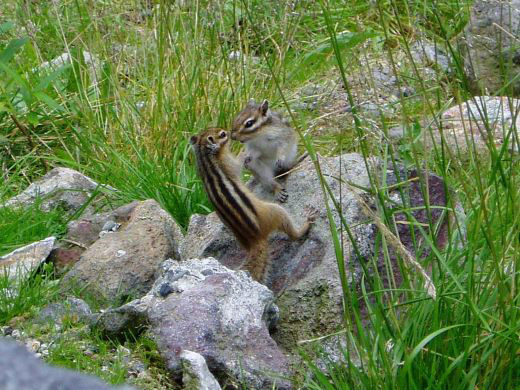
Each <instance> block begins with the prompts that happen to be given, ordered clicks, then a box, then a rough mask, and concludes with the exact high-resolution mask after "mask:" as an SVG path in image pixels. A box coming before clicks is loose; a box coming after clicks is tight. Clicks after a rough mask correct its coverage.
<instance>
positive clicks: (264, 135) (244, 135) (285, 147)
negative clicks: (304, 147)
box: [231, 100, 307, 203]
mask: <svg viewBox="0 0 520 390" xmlns="http://www.w3.org/2000/svg"><path fill="white" fill-rule="evenodd" d="M231 139H234V140H237V141H240V142H242V143H243V144H245V151H244V152H243V153H242V155H241V160H243V166H244V167H245V168H246V169H248V170H250V171H251V173H252V174H253V176H254V177H255V178H256V179H257V180H258V181H259V182H260V184H261V185H262V186H263V187H264V188H265V189H266V190H268V191H271V192H274V194H275V198H276V200H278V201H279V202H282V203H283V202H286V201H287V198H288V194H287V191H286V190H285V188H284V187H283V186H282V185H281V184H280V183H279V182H277V181H276V179H275V177H276V176H278V175H281V174H283V173H286V172H287V171H289V170H291V169H292V168H293V167H295V166H296V165H298V164H299V163H300V162H302V161H303V160H304V159H305V158H306V157H307V153H305V154H303V155H302V156H301V157H299V158H296V154H297V152H298V151H297V146H298V145H297V134H296V131H294V129H293V128H292V127H291V126H290V125H289V122H287V121H286V120H285V119H284V118H283V117H282V116H281V115H280V114H278V113H276V112H274V111H271V110H270V109H269V102H268V101H267V100H264V101H263V102H262V103H261V104H257V103H255V102H254V101H252V100H251V101H250V102H249V103H248V104H247V106H246V107H245V108H244V109H243V110H242V111H241V112H240V113H239V114H238V115H237V117H236V118H235V120H234V121H233V127H232V131H231Z"/></svg>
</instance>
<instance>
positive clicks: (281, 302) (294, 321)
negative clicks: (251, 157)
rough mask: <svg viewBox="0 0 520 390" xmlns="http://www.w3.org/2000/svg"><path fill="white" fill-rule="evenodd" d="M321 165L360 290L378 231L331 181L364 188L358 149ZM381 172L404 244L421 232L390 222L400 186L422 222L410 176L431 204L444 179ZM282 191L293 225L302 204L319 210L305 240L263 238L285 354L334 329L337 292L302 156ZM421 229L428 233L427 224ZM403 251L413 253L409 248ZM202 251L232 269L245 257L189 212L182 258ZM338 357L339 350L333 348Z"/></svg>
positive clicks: (214, 226) (225, 233) (319, 199)
mask: <svg viewBox="0 0 520 390" xmlns="http://www.w3.org/2000/svg"><path fill="white" fill-rule="evenodd" d="M376 162H377V161H376V159H374V167H373V169H374V172H375V177H383V173H382V172H380V170H381V169H382V168H381V164H379V163H376ZM320 164H321V169H322V171H323V174H324V179H325V181H326V183H327V184H328V185H329V186H330V189H331V191H332V193H333V194H334V197H335V199H336V200H337V201H338V202H339V201H340V200H341V207H342V212H343V217H344V219H345V220H346V223H347V224H348V226H350V228H351V230H352V234H353V235H354V239H355V243H356V245H357V247H358V250H359V253H356V252H355V251H354V247H353V245H352V243H351V242H350V240H349V239H348V236H347V234H344V237H343V240H344V241H343V247H344V254H345V261H346V264H345V266H346V275H345V276H346V280H347V283H349V284H350V286H351V288H353V289H355V290H358V291H359V289H360V286H361V283H362V277H363V269H362V262H365V263H367V262H368V263H371V261H372V259H373V257H374V242H375V238H376V235H377V233H378V229H377V228H376V226H375V225H373V224H371V223H370V222H369V221H367V220H368V218H367V216H366V215H365V214H364V213H363V211H362V209H361V207H360V205H359V200H358V199H359V196H358V195H356V193H355V192H354V190H353V189H352V187H349V186H348V185H347V184H343V185H341V186H340V182H339V181H338V180H337V179H336V178H338V177H342V180H343V181H344V182H345V183H346V182H352V183H353V184H354V185H357V186H360V187H365V188H369V187H370V181H369V177H368V174H367V169H366V166H365V162H364V159H363V157H362V156H360V155H358V154H345V155H342V156H338V157H331V158H320ZM340 167H341V169H340ZM385 174H386V177H387V184H385V183H381V184H380V185H381V187H385V186H386V185H393V186H394V187H393V188H392V190H391V191H389V196H392V199H395V200H394V202H395V204H393V205H392V206H391V208H393V209H394V211H395V212H394V214H393V215H394V218H396V221H394V223H395V225H394V226H398V228H399V230H398V232H399V237H400V238H401V241H402V242H403V243H405V245H406V246H407V247H408V246H409V244H410V243H411V242H413V240H411V236H412V234H414V235H415V236H417V235H419V236H420V235H421V233H420V232H419V231H418V230H417V229H416V228H415V229H413V228H412V226H411V224H408V223H399V222H397V220H401V219H403V213H400V212H399V210H400V209H401V208H405V209H408V208H407V206H403V205H402V204H403V201H402V200H400V199H401V196H400V191H403V194H404V195H405V196H408V195H410V197H411V198H410V199H411V200H409V201H407V202H406V204H410V203H411V204H413V205H414V206H416V207H418V209H417V211H413V212H412V214H413V215H414V217H415V218H416V219H417V220H418V221H420V222H422V223H427V222H428V218H427V214H425V212H424V209H422V208H421V207H420V206H421V205H424V199H423V197H422V192H421V186H420V183H421V181H420V180H417V178H421V179H422V180H424V182H428V183H429V185H427V186H426V188H428V189H429V194H428V196H429V199H430V204H431V205H438V206H446V197H447V194H446V193H445V188H444V184H443V181H442V180H441V179H440V178H438V177H437V176H435V175H432V174H430V175H427V174H425V173H417V172H414V171H406V170H401V168H400V169H399V170H398V172H394V171H392V170H388V171H387V172H386V173H385ZM397 174H399V175H398V176H399V178H400V179H399V180H397V178H396V177H397ZM408 178H416V179H415V180H411V181H410V182H408V183H409V184H403V185H401V186H399V185H396V184H397V183H398V182H405V183H406V180H407V179H408ZM390 183H391V184H390ZM251 187H252V189H253V190H254V191H255V192H256V193H257V194H259V195H260V196H261V197H262V198H264V199H268V200H269V199H271V200H272V199H273V197H272V194H269V193H266V192H264V191H263V190H262V189H261V188H259V186H258V185H251ZM285 188H286V189H287V191H288V193H289V200H288V202H287V203H286V204H284V207H285V208H286V209H287V211H288V213H289V214H290V215H291V216H292V218H293V219H294V220H295V222H296V223H297V224H298V225H300V224H302V223H303V221H304V218H305V210H306V209H308V208H318V217H317V220H316V222H315V224H314V226H313V227H312V229H311V230H310V232H309V234H308V236H307V237H306V238H305V239H302V240H299V241H296V242H292V241H290V240H289V239H288V238H287V237H286V236H285V235H283V234H274V235H273V236H272V237H271V239H270V252H271V258H272V269H271V271H270V273H269V277H268V281H267V286H268V287H269V288H270V289H272V290H273V291H274V292H275V294H277V295H278V299H277V301H276V303H277V306H278V307H279V308H280V314H279V316H280V322H279V323H278V324H277V327H276V332H275V333H273V337H274V338H275V340H276V341H277V342H278V343H279V344H280V345H281V346H283V347H284V348H285V349H286V350H287V351H290V352H295V353H296V350H297V349H298V346H297V342H298V341H299V340H304V339H313V338H315V337H318V336H323V335H325V334H330V333H334V332H335V331H338V330H339V329H341V328H342V327H343V324H342V318H343V306H342V301H343V291H342V288H341V283H340V279H339V275H338V265H337V261H336V256H335V251H334V246H333V243H332V240H331V233H330V228H329V223H328V220H327V217H326V210H325V208H324V204H325V201H324V199H323V195H322V191H321V190H318V189H319V188H320V184H319V179H318V176H317V174H316V172H315V169H314V167H313V166H312V164H311V162H310V161H305V162H304V163H302V164H301V165H300V167H299V168H298V170H296V171H295V172H293V173H292V174H290V175H289V177H288V179H287V180H286V183H285ZM340 188H341V197H340ZM369 203H370V202H369ZM372 203H373V200H372ZM389 207H390V206H389ZM410 207H411V206H410ZM434 210H435V211H433V212H432V219H433V224H432V226H435V225H436V223H437V222H438V223H439V225H440V226H441V229H440V233H439V234H438V236H437V243H438V245H440V246H442V245H443V244H444V243H445V240H446V229H447V226H448V225H447V222H448V219H447V218H446V219H445V220H440V219H441V218H442V215H443V214H442V213H441V212H440V211H439V209H434ZM332 214H333V219H334V221H335V223H336V226H338V227H339V226H340V224H341V221H340V216H339V214H338V212H337V211H336V210H333V211H332ZM405 219H406V218H405ZM390 225H392V223H390ZM412 229H413V231H412ZM425 229H426V230H428V227H425ZM410 249H411V251H412V254H414V253H415V250H414V248H413V245H412V247H411V248H410ZM427 253H428V251H427V250H424V248H423V250H422V252H421V257H425V256H427ZM209 256H211V257H215V258H217V259H218V260H219V261H220V262H221V263H222V264H224V265H225V266H227V267H229V268H232V269H233V268H237V267H239V266H240V265H241V264H242V262H243V261H244V259H245V258H246V257H247V254H246V252H245V251H244V250H243V249H241V248H240V247H239V246H238V244H237V241H236V239H235V238H234V237H233V235H232V234H231V233H230V231H229V230H228V229H227V228H226V227H225V226H224V225H223V224H222V223H221V222H220V220H219V218H218V217H217V215H216V214H215V213H212V214H209V215H206V216H201V215H194V216H192V218H191V220H190V224H189V228H188V233H187V235H186V239H185V241H184V243H183V245H182V246H181V257H182V259H189V258H203V257H209ZM369 260H370V261H369ZM378 267H379V269H380V273H381V274H383V273H384V274H386V272H388V270H387V267H386V265H385V264H384V261H383V259H382V258H381V259H379V263H378ZM392 267H393V270H392V272H394V273H395V274H396V275H397V276H396V278H397V279H398V280H400V279H399V275H400V270H399V266H398V263H397V262H396V263H395V264H392ZM383 270H384V271H383ZM418 288H420V287H419V286H418ZM339 354H341V353H340V352H339ZM208 364H209V362H208Z"/></svg>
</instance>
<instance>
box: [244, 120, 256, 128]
mask: <svg viewBox="0 0 520 390" xmlns="http://www.w3.org/2000/svg"><path fill="white" fill-rule="evenodd" d="M254 123H255V120H254V119H249V120H248V121H247V122H246V129H247V128H249V127H251V126H253V125H254Z"/></svg>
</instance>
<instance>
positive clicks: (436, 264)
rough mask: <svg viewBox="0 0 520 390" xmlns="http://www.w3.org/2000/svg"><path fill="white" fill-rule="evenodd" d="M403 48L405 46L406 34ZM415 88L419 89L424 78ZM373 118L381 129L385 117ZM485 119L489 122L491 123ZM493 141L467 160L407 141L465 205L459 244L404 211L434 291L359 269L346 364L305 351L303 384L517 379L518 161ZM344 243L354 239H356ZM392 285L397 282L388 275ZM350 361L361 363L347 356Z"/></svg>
mask: <svg viewBox="0 0 520 390" xmlns="http://www.w3.org/2000/svg"><path fill="white" fill-rule="evenodd" d="M378 3H379V2H378ZM383 3H384V5H385V6H386V5H388V6H390V9H392V10H393V11H392V12H391V13H386V9H385V8H384V7H380V8H379V9H380V12H382V13H381V14H380V17H381V18H382V20H383V21H384V22H383V25H385V26H389V25H391V22H392V21H395V20H396V19H398V18H399V16H397V15H396V13H397V12H398V10H399V9H401V8H400V7H401V6H402V3H400V2H398V1H393V0H392V1H389V2H383ZM323 10H324V16H325V21H326V23H327V25H328V27H329V33H330V34H331V41H332V42H333V45H334V46H335V49H336V59H337V62H338V68H339V70H340V72H341V74H342V78H343V80H344V82H345V83H346V84H347V85H348V81H347V76H346V74H347V69H348V68H347V67H346V66H345V65H344V63H343V61H342V58H341V55H340V52H339V50H337V49H338V47H337V45H336V43H335V31H334V30H333V29H332V24H331V17H330V14H331V13H332V11H331V8H330V4H329V3H324V4H323ZM426 11H427V13H431V14H432V15H434V16H435V17H436V18H435V22H432V23H437V24H436V27H437V28H436V32H439V31H440V32H443V33H444V34H445V35H443V38H444V39H445V40H446V41H447V40H448V39H449V38H450V36H449V34H448V35H446V32H447V31H448V29H447V28H446V27H445V26H443V25H442V23H443V20H445V19H444V18H443V17H442V15H440V14H441V12H439V10H437V9H436V8H433V7H431V8H428V9H427V10H426ZM397 25H398V26H399V23H398V24H397ZM401 26H402V25H401ZM400 33H401V37H403V38H402V39H404V40H405V37H406V31H403V30H400ZM404 46H405V47H406V46H407V43H406V40H405V41H404ZM411 61H413V59H411ZM456 72H457V77H458V79H459V80H463V79H464V77H465V76H464V74H463V69H461V68H460V67H458V68H457V69H456ZM417 77H420V75H417ZM419 84H420V83H419ZM460 87H461V85H460V84H459V85H458V88H460ZM462 87H463V88H464V86H462ZM420 91H421V93H424V94H425V96H426V95H427V91H426V90H425V89H424V86H422V89H420ZM436 95H437V101H438V102H439V103H441V104H442V103H443V102H444V101H445V99H446V97H445V96H441V93H440V89H439V90H438V91H437V92H436ZM460 95H462V96H468V92H467V91H466V90H464V89H462V90H460V91H458V95H457V96H460ZM351 99H352V97H351ZM427 107H428V109H429V114H430V115H431V116H435V115H436V114H437V112H436V110H437V106H436V104H429V105H427ZM405 119H406V118H405ZM380 120H381V122H383V123H382V125H383V127H384V125H385V123H384V118H381V119H380ZM355 126H356V128H357V130H358V131H361V130H362V126H361V123H360V122H359V121H357V122H356V123H355ZM486 126H488V127H490V126H489V124H487V125H486ZM420 131H432V130H431V129H420ZM490 133H491V132H490ZM493 145H494V143H493V142H490V147H489V150H488V152H489V157H488V158H479V157H478V156H477V155H474V154H472V153H471V149H470V150H469V151H468V152H467V153H468V155H469V158H468V156H463V157H464V160H463V161H464V166H463V164H462V163H461V161H460V160H459V155H458V154H457V150H448V149H449V148H450V146H449V145H439V146H438V147H437V148H434V149H433V150H429V151H428V150H427V151H423V152H422V153H421V154H419V153H418V150H417V149H416V148H415V147H414V146H413V145H412V147H411V148H409V149H407V153H408V158H409V161H408V162H409V164H411V166H413V167H415V168H416V169H424V168H425V166H426V167H427V168H428V169H432V170H434V171H435V172H436V173H438V174H440V175H441V176H442V177H443V179H444V180H445V182H446V183H449V185H451V186H452V188H453V189H454V190H455V191H456V192H457V193H458V194H459V200H460V201H461V202H462V203H463V205H464V206H465V209H466V213H467V215H466V219H465V220H462V219H459V220H458V221H457V223H458V224H459V226H467V232H466V235H465V237H464V238H463V239H462V240H463V244H462V243H461V234H460V232H458V231H457V229H455V230H453V231H452V233H451V235H450V238H449V240H448V245H447V247H446V248H444V249H441V248H438V247H437V246H436V244H435V235H433V234H431V233H428V230H427V229H424V228H421V227H420V226H419V225H417V221H414V220H413V219H412V220H411V221H410V222H411V223H412V224H413V225H414V226H419V228H418V232H419V237H420V240H421V241H423V242H424V243H427V247H428V249H429V250H430V251H431V255H430V256H429V257H428V258H427V259H424V260H423V262H425V263H426V264H429V265H431V273H432V279H433V283H434V285H435V286H436V289H437V296H436V298H435V297H431V296H428V294H427V291H426V290H425V288H420V286H419V287H418V286H414V284H410V282H407V283H405V284H404V285H403V286H398V285H397V286H396V287H397V289H391V288H388V287H385V283H384V282H383V280H382V278H381V276H379V275H378V274H372V273H367V274H366V275H365V280H366V285H363V286H362V288H361V291H356V290H355V289H351V288H350V287H349V286H348V285H347V284H343V287H344V294H345V303H346V307H348V312H347V313H346V314H348V315H346V317H345V335H346V336H345V342H346V345H347V349H346V350H345V351H344V352H345V360H346V361H347V364H340V363H338V362H332V361H330V362H329V363H328V364H327V368H326V369H325V370H324V371H322V370H320V369H319V368H318V367H317V366H316V365H315V364H314V363H313V362H312V361H311V360H310V359H309V360H308V364H309V367H310V368H311V370H312V372H313V374H314V377H313V378H312V379H310V381H309V383H308V385H309V388H314V389H323V388H326V389H338V388H341V389H343V388H367V389H372V388H468V387H471V388H473V387H478V388H504V389H506V388H515V387H516V386H517V385H518V383H519V380H520V377H519V375H518V372H519V371H518V369H519V368H520V365H519V364H520V363H519V362H518V359H516V355H517V354H518V351H519V350H520V340H519V338H518V329H519V322H518V314H517V313H518V310H511V308H517V307H518V305H519V303H520V302H519V295H518V293H517V289H518V280H517V279H518V278H517V276H516V272H515V271H514V270H515V269H516V268H518V256H517V254H518V252H519V251H520V244H519V242H518V234H519V232H520V230H519V227H520V224H519V219H518V215H517V214H518V213H517V212H516V211H515V206H514V205H515V204H517V202H518V199H517V198H518V195H517V192H518V191H517V190H516V189H517V188H518V186H519V185H520V181H519V178H518V176H517V175H516V173H515V172H518V169H519V166H518V164H519V161H520V160H519V159H518V158H517V157H516V156H512V155H511V154H510V153H509V152H508V150H507V145H504V146H503V147H502V148H496V149H495V147H494V146H493ZM361 149H362V152H363V155H364V157H365V158H367V157H368V153H366V150H368V147H363V145H362V148H361ZM396 156H397V154H396V151H395V150H394V148H393V146H392V145H388V146H387V147H386V148H383V153H382V155H381V157H382V159H383V161H386V164H388V166H390V167H391V166H393V164H394V163H395V160H396ZM368 167H369V165H368V164H367V168H368ZM377 183H378V181H377V180H376V179H375V178H373V187H372V191H375V193H376V194H377V195H378V198H379V201H378V202H377V204H378V210H379V213H380V218H381V220H383V221H385V220H387V221H388V219H387V218H388V213H389V210H387V206H386V204H387V202H389V199H388V198H387V196H386V195H385V192H384V190H383V189H381V188H380V187H379V186H378V184H377ZM448 204H449V205H450V207H454V205H455V199H451V200H450V199H448ZM405 207H406V206H405ZM339 211H341V210H339ZM332 222H333V221H332ZM332 222H331V223H332ZM339 231H340V233H338V230H337V229H336V226H334V225H331V233H332V235H333V238H335V240H336V242H341V239H342V237H340V235H341V234H346V233H348V231H349V227H348V226H346V225H345V226H342V229H340V230H339ZM419 237H417V238H416V240H419ZM377 242H378V243H379V251H380V253H376V255H375V256H376V257H377V256H379V254H381V255H382V256H383V257H384V258H385V261H386V264H388V265H387V266H389V264H390V261H391V259H390V258H389V257H388V253H389V251H390V250H391V249H392V248H391V247H390V246H389V242H387V240H386V239H385V237H384V235H381V236H380V237H378V238H377ZM352 244H353V245H354V246H355V245H356V243H355V242H352ZM376 248H377V246H376ZM417 249H418V248H417ZM337 259H338V269H339V271H340V274H342V273H343V270H344V269H345V268H346V266H347V265H346V263H345V259H344V253H342V252H341V251H338V252H337ZM383 272H385V271H383ZM403 272H405V275H406V274H408V275H407V277H406V276H405V281H406V280H409V281H413V280H414V279H417V278H418V275H417V274H416V273H415V272H410V270H408V271H406V269H405V270H403ZM391 284H392V285H395V281H392V282H391ZM358 301H362V302H363V303H364V305H365V306H366V307H367V313H368V315H367V323H368V324H369V327H367V326H366V324H363V323H362V322H360V321H359V320H358V319H359V318H361V312H359V305H358V304H357V302H358ZM356 360H358V361H359V364H353V363H352V362H353V361H356Z"/></svg>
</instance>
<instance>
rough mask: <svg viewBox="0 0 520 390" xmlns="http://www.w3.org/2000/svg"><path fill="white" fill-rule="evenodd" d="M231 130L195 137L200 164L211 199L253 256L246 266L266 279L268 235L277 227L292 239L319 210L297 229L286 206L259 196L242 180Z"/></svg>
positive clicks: (256, 276) (259, 278) (300, 234)
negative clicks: (230, 135) (233, 152)
mask: <svg viewBox="0 0 520 390" xmlns="http://www.w3.org/2000/svg"><path fill="white" fill-rule="evenodd" d="M228 142H229V135H228V132H227V131H225V130H222V129H220V128H209V129H207V130H206V131H204V132H202V133H201V134H199V135H195V136H193V137H191V139H190V143H191V145H192V147H193V150H194V151H195V155H196V158H197V168H198V171H199V175H200V177H201V178H202V181H203V183H204V189H205V190H206V193H207V195H208V197H209V200H210V201H211V203H212V204H213V206H214V207H215V210H216V212H217V214H218V216H219V217H220V219H221V220H222V222H223V223H224V224H225V225H227V226H228V227H229V228H230V229H231V230H232V231H233V233H234V235H235V237H236V238H237V240H238V241H239V242H240V244H241V245H242V246H243V247H244V248H245V249H247V251H248V252H249V255H250V259H249V261H248V262H247V264H246V265H245V268H246V269H248V270H249V271H250V272H251V276H252V277H253V278H254V279H255V280H257V281H264V280H265V277H266V273H267V270H268V266H269V263H270V258H269V251H268V241H267V239H268V236H269V234H270V233H271V232H273V231H282V232H285V233H286V234H287V235H288V236H289V238H291V239H292V240H296V239H299V238H301V237H303V235H305V234H306V233H307V232H308V230H309V228H310V226H311V224H312V222H313V221H314V217H315V215H316V214H315V212H310V213H308V214H307V220H306V221H305V223H304V224H303V225H302V227H301V228H299V229H297V228H296V227H295V226H294V223H293V221H292V219H291V217H290V216H289V214H288V213H287V211H285V209H284V208H283V207H282V206H280V205H278V204H275V203H270V202H265V201H262V200H260V199H259V198H257V197H256V196H255V195H254V194H253V193H252V192H251V191H249V190H248V189H247V187H246V186H245V185H244V184H242V182H241V180H240V164H239V162H238V161H237V160H236V159H235V157H234V156H233V154H232V153H231V151H230V150H229V145H228Z"/></svg>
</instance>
